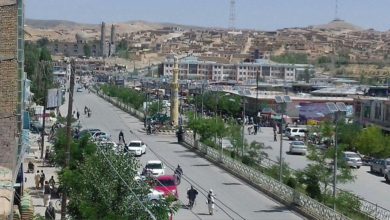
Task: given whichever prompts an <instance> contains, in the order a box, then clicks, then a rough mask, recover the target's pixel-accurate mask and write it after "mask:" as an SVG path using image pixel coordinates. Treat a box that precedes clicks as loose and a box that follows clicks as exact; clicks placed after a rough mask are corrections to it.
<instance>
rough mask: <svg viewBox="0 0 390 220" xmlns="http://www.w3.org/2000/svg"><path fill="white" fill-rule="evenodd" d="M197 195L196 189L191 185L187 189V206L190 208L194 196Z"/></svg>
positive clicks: (193, 201)
mask: <svg viewBox="0 0 390 220" xmlns="http://www.w3.org/2000/svg"><path fill="white" fill-rule="evenodd" d="M197 195H198V191H197V190H196V189H194V187H193V186H191V189H189V190H188V191H187V197H188V208H189V209H192V207H193V206H194V203H195V199H196V196H197Z"/></svg>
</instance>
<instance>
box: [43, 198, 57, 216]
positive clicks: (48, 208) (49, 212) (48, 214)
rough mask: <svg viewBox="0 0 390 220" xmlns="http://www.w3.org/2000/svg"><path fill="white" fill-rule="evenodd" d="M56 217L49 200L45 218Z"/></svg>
mask: <svg viewBox="0 0 390 220" xmlns="http://www.w3.org/2000/svg"><path fill="white" fill-rule="evenodd" d="M55 219H56V210H55V209H54V206H53V202H51V201H50V202H49V206H48V207H47V208H46V211H45V220H55Z"/></svg>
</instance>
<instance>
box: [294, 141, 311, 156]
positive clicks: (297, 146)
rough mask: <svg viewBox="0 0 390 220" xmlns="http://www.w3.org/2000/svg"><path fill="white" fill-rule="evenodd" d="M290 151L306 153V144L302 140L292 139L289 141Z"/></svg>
mask: <svg viewBox="0 0 390 220" xmlns="http://www.w3.org/2000/svg"><path fill="white" fill-rule="evenodd" d="M290 153H292V154H302V155H306V153H307V146H306V145H305V142H303V141H293V142H291V143H290Z"/></svg>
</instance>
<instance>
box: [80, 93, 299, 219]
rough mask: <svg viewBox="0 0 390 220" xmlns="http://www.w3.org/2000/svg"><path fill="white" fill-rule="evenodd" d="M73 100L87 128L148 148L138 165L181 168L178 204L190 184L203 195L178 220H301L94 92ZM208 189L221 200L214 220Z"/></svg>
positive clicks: (115, 139) (176, 217)
mask: <svg viewBox="0 0 390 220" xmlns="http://www.w3.org/2000/svg"><path fill="white" fill-rule="evenodd" d="M74 97H75V102H74V109H75V110H78V111H79V112H80V113H81V118H80V121H81V124H82V126H83V128H99V129H101V130H103V131H106V132H108V133H110V134H111V135H112V138H113V140H114V141H117V139H118V134H119V132H120V130H122V131H123V132H124V137H125V140H126V142H129V141H130V140H134V139H138V140H139V139H141V140H143V141H144V142H145V143H146V144H147V146H148V149H147V153H146V155H144V156H142V157H141V158H140V162H141V163H142V164H145V163H146V161H148V160H154V159H160V160H162V161H163V162H164V163H165V165H166V169H165V172H166V173H167V174H169V173H172V174H173V169H174V168H175V167H176V166H177V165H178V164H180V166H182V168H183V171H184V177H183V179H182V183H181V184H180V185H179V200H180V201H181V202H183V203H185V204H187V203H188V200H187V196H186V191H187V189H189V188H190V185H193V186H194V187H195V188H196V189H197V190H198V191H199V195H198V197H197V200H196V204H195V207H194V208H193V211H192V212H191V211H189V210H187V209H185V208H181V209H180V210H179V211H178V213H177V214H176V215H175V216H174V219H253V220H257V219H302V218H303V217H302V216H300V215H298V214H296V213H294V212H292V211H290V210H288V209H287V208H286V207H285V206H283V205H281V204H279V203H277V202H275V201H274V200H272V199H271V198H269V197H267V196H265V195H263V194H262V193H261V192H259V191H258V190H256V189H254V188H253V187H251V186H249V185H248V184H246V183H245V182H243V181H241V180H239V179H237V178H235V177H234V176H232V175H230V174H228V173H227V172H226V171H224V170H222V169H220V168H218V167H216V166H214V165H213V164H211V163H210V162H209V161H207V160H205V159H203V158H201V157H199V156H198V155H196V154H195V153H193V152H191V151H189V150H188V149H187V148H185V147H183V146H181V145H179V144H177V143H176V141H177V140H176V137H175V136H173V135H171V136H169V135H146V134H145V132H144V131H143V130H142V127H143V123H142V122H140V121H139V120H138V119H136V118H134V117H132V116H131V115H129V114H127V113H125V112H123V111H121V110H119V109H118V108H116V107H114V106H113V105H111V104H110V103H108V102H106V101H104V100H103V99H101V98H99V97H97V96H96V95H94V94H92V93H90V94H89V93H87V92H81V93H80V92H75V95H74ZM84 106H87V107H89V108H90V109H91V110H92V116H91V118H87V117H86V116H85V115H84V114H83V109H84ZM130 131H132V132H130ZM140 169H141V168H140ZM209 189H213V190H214V193H215V194H216V198H217V200H216V212H215V215H214V216H210V215H208V210H207V205H206V197H205V196H206V195H207V192H208V190H209Z"/></svg>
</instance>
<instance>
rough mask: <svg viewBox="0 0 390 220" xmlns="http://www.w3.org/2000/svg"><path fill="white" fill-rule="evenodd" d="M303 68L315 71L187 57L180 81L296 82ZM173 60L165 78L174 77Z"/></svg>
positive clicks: (262, 62) (263, 62)
mask: <svg viewBox="0 0 390 220" xmlns="http://www.w3.org/2000/svg"><path fill="white" fill-rule="evenodd" d="M302 68H304V69H308V70H309V71H314V67H313V66H311V65H305V64H299V65H295V64H280V63H274V62H270V61H268V60H261V59H258V60H256V62H252V63H245V62H243V63H238V64H229V63H217V62H211V61H202V60H199V59H198V58H197V57H186V58H183V59H181V60H180V62H179V70H180V79H191V80H211V81H237V82H245V81H250V80H257V79H259V80H261V81H267V80H273V79H281V80H285V81H289V82H293V81H296V78H297V74H300V72H301V70H302ZM172 71H173V60H172V59H166V60H165V61H164V63H163V71H162V73H163V76H168V77H171V76H172Z"/></svg>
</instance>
